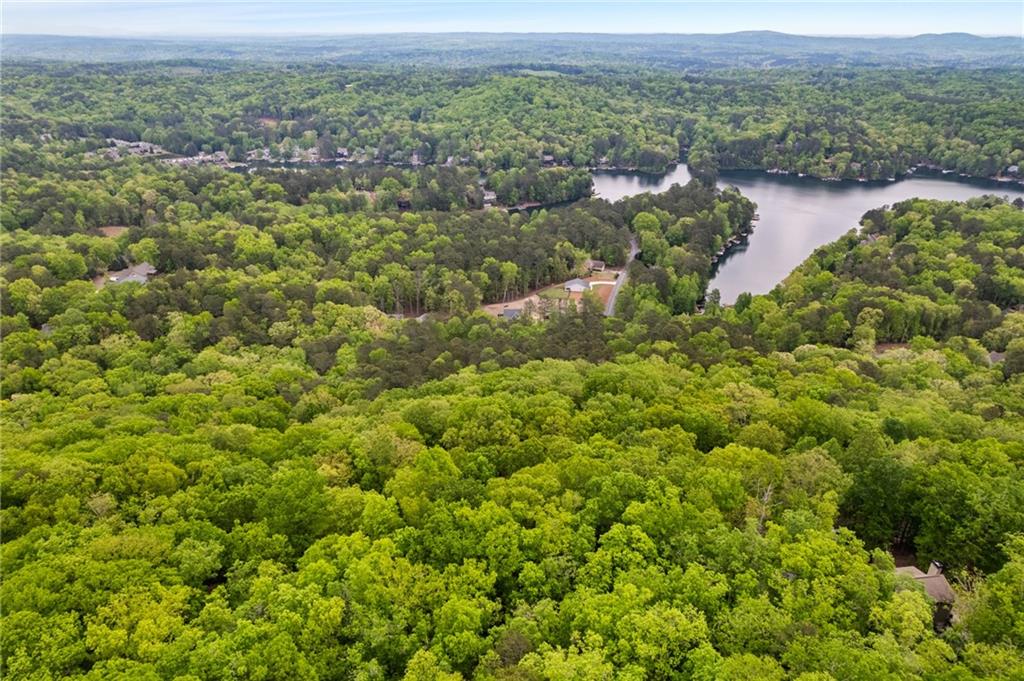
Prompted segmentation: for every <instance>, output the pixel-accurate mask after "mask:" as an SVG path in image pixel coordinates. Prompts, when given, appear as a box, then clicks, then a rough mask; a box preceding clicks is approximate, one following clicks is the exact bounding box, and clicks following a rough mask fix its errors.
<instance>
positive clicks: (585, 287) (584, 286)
mask: <svg viewBox="0 0 1024 681" xmlns="http://www.w3.org/2000/svg"><path fill="white" fill-rule="evenodd" d="M563 288H564V289H565V290H566V291H568V292H569V293H583V292H584V291H589V290H590V282H589V281H584V280H583V279H570V280H569V281H567V282H565V284H564V286H563Z"/></svg>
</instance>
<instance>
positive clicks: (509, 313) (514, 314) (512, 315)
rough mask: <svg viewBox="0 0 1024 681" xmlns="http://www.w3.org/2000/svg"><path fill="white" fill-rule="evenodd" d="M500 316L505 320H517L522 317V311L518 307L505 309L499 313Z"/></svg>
mask: <svg viewBox="0 0 1024 681" xmlns="http://www.w3.org/2000/svg"><path fill="white" fill-rule="evenodd" d="M501 316H502V317H504V318H505V319H519V318H520V317H522V316H523V311H522V310H521V309H520V308H518V307H506V308H505V309H504V310H502V311H501Z"/></svg>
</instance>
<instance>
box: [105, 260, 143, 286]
mask: <svg viewBox="0 0 1024 681" xmlns="http://www.w3.org/2000/svg"><path fill="white" fill-rule="evenodd" d="M154 274H156V268H155V267H153V266H152V265H150V264H149V263H148V262H141V263H139V264H138V265H132V266H131V267H128V268H126V269H123V270H116V271H114V272H107V276H106V277H105V278H104V279H103V280H102V282H101V283H100V285H101V286H102V285H103V284H128V283H136V284H145V283H147V282H148V281H149V278H150V277H151V276H153V275H154Z"/></svg>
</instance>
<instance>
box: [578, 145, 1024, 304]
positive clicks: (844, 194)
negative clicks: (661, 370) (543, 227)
mask: <svg viewBox="0 0 1024 681" xmlns="http://www.w3.org/2000/svg"><path fill="white" fill-rule="evenodd" d="M689 181H690V173H689V171H688V170H687V168H686V166H684V165H678V166H676V167H674V168H672V169H671V170H670V171H669V172H667V173H665V174H664V175H650V174H646V173H637V172H629V171H595V172H594V193H595V195H597V196H599V197H601V198H604V199H608V200H609V201H616V200H618V199H621V198H623V197H626V196H632V195H633V194H639V193H641V192H655V193H656V192H661V191H664V190H666V189H668V188H669V187H671V186H672V185H673V184H676V183H679V184H685V183H687V182H689ZM727 185H732V186H735V187H737V188H738V189H739V190H740V191H741V192H743V195H744V196H746V197H747V198H749V199H750V200H752V201H754V202H755V203H756V204H757V212H758V214H759V215H760V216H761V219H760V220H759V221H758V222H757V223H755V225H754V233H753V234H751V235H750V237H749V239H748V240H747V241H746V242H744V243H741V244H739V245H737V246H736V247H735V248H734V249H733V250H731V251H730V252H729V253H728V255H726V257H725V258H723V259H722V260H721V262H720V263H719V266H718V270H717V272H716V273H715V276H714V278H713V279H712V280H711V282H710V284H709V285H708V290H709V291H710V290H711V289H714V288H717V289H718V290H719V292H720V293H721V294H722V302H723V303H725V304H731V303H733V302H734V301H735V300H736V297H737V296H738V295H739V294H740V293H743V292H744V291H749V292H750V293H767V292H768V291H771V290H772V289H773V288H774V287H775V285H776V284H778V283H779V282H780V281H782V280H783V279H784V278H785V277H786V275H788V274H789V273H790V272H792V271H793V269H794V268H795V267H796V266H797V265H799V264H800V263H801V262H803V261H804V260H805V259H806V258H807V256H809V255H810V254H811V253H813V252H814V249H816V248H818V247H819V246H823V245H825V244H827V243H829V242H831V241H835V240H836V239H837V238H839V237H840V236H842V235H843V234H845V233H846V232H848V231H849V230H850V229H853V228H856V227H858V226H859V224H860V218H861V216H862V215H864V213H866V212H867V211H869V210H871V209H872V208H878V207H879V206H883V205H892V204H894V203H897V202H899V201H903V200H905V199H909V198H913V197H918V198H924V199H943V200H958V201H959V200H963V199H968V198H970V197H972V196H981V195H982V194H997V195H1000V196H1004V195H1005V196H1009V197H1010V198H1011V199H1013V198H1016V197H1018V196H1020V197H1024V187H1022V186H1021V185H1017V184H1008V183H999V182H995V181H991V180H977V179H966V178H961V177H956V176H951V175H936V176H930V175H929V176H921V175H917V176H912V177H908V178H905V179H901V180H898V181H896V182H851V181H846V182H823V181H821V180H816V179H813V178H809V177H796V176H793V175H769V174H768V173H765V172H761V171H723V172H722V173H721V174H720V178H719V186H727Z"/></svg>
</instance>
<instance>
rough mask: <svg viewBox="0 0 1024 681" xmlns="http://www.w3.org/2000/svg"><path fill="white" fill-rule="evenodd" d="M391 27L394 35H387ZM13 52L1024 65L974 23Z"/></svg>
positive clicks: (152, 57)
mask: <svg viewBox="0 0 1024 681" xmlns="http://www.w3.org/2000/svg"><path fill="white" fill-rule="evenodd" d="M384 37H386V40H382V38H384ZM2 54H3V58H4V59H5V60H45V61H82V62H125V61H163V60H178V59H227V60H243V61H265V62H281V63H287V62H309V61H323V62H330V63H353V64H371V63H396V64H417V65H429V66H497V65H506V64H510V63H518V62H522V61H524V60H525V61H529V62H532V63H551V64H561V65H577V64H603V65H643V66H649V67H656V68H717V67H736V66H741V67H766V68H773V67H787V66H879V67H901V66H918V67H920V66H937V67H941V66H959V67H969V68H986V67H1007V66H1021V65H1024V41H1022V40H1021V39H1020V38H1017V37H983V36H976V35H972V34H968V33H943V34H934V33H933V34H922V35H917V36H909V37H823V36H804V35H792V34H787V33H777V32H774V31H742V32H737V33H723V34H670V33H655V34H610V33H394V34H358V35H310V36H295V37H270V36H264V37H258V36H239V37H230V38H229V37H196V38H123V37H88V36H55V35H7V36H4V38H3V52H2Z"/></svg>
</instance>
